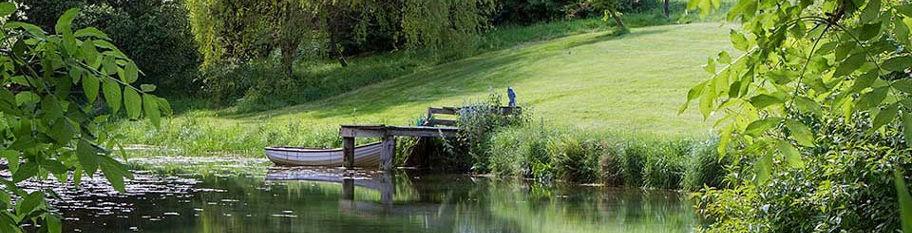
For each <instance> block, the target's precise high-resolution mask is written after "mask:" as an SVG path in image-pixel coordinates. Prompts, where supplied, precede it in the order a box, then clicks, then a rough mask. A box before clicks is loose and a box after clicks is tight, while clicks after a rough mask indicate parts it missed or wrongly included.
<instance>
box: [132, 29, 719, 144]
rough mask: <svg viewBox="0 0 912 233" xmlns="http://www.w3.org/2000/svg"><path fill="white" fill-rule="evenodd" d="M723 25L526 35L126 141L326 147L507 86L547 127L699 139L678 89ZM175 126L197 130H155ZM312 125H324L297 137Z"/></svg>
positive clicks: (143, 129)
mask: <svg viewBox="0 0 912 233" xmlns="http://www.w3.org/2000/svg"><path fill="white" fill-rule="evenodd" d="M728 27H729V26H728V25H724V24H720V23H695V24H682V25H665V26H653V27H643V28H634V29H633V30H632V32H631V33H629V34H626V35H622V36H614V35H611V34H609V33H610V32H591V33H583V34H577V35H572V36H567V37H562V38H557V39H552V40H546V41H540V42H535V43H527V44H523V45H520V46H516V47H512V48H509V49H504V50H499V51H494V52H489V53H484V54H481V55H479V56H474V57H470V58H467V59H464V60H460V61H457V62H451V63H447V64H442V65H438V66H434V67H431V68H428V69H424V70H421V71H418V72H415V73H413V74H410V75H405V76H402V77H400V78H395V79H391V80H388V81H383V82H380V83H377V84H373V85H368V86H365V87H361V88H359V89H356V90H355V91H351V92H348V93H345V94H342V95H339V96H334V97H331V98H326V99H323V100H318V101H314V102H311V103H307V104H303V105H297V106H291V107H286V108H281V109H275V110H271V111H266V112H257V113H248V114H220V112H218V111H213V110H191V111H187V112H184V113H182V114H179V115H178V116H176V117H174V118H173V119H172V120H171V121H170V122H169V123H167V124H165V126H164V127H163V128H162V129H161V130H153V129H149V127H148V126H140V125H133V126H134V127H128V128H131V129H132V130H131V132H128V134H129V135H131V136H130V137H128V138H129V140H128V141H129V142H130V143H141V144H163V143H168V141H169V140H178V141H176V142H180V143H186V142H187V140H191V141H198V142H197V143H199V145H196V146H194V147H196V148H199V149H201V150H204V151H211V150H213V149H219V148H222V149H228V150H244V151H248V150H253V149H258V148H260V146H262V145H265V144H281V143H290V144H295V145H302V144H303V145H308V146H321V145H322V146H331V145H327V144H326V143H324V140H321V139H320V138H330V137H332V136H334V135H333V133H334V130H336V129H335V127H337V126H338V125H339V124H349V123H360V124H367V123H385V124H399V125H403V124H414V122H415V119H416V118H417V117H419V116H420V115H421V114H422V113H423V112H424V111H425V109H426V108H427V107H429V106H455V105H460V104H465V103H469V102H475V101H480V100H484V99H486V98H488V96H490V95H491V93H505V90H506V88H507V87H509V86H512V87H513V88H514V89H515V90H516V91H517V93H518V96H519V97H518V101H519V104H520V105H522V106H525V107H530V108H531V109H532V111H533V112H534V117H535V118H536V119H542V120H544V121H545V123H547V124H549V125H554V126H562V127H578V128H584V129H588V130H595V131H623V132H636V133H643V134H652V135H658V136H671V137H679V136H685V137H692V136H696V137H702V136H705V135H707V134H708V133H709V132H710V129H711V126H710V125H709V123H708V122H704V121H703V120H702V117H701V116H700V115H699V114H698V113H697V112H696V111H688V112H686V113H684V114H681V115H678V114H677V109H678V108H679V107H680V105H681V104H682V103H683V101H684V96H685V94H686V91H687V90H688V89H689V88H690V87H691V86H693V85H694V84H696V83H697V82H699V80H701V79H703V78H705V77H706V74H705V72H704V71H703V70H702V68H701V65H702V64H704V63H705V61H706V58H707V57H708V56H710V55H712V54H714V53H716V52H718V51H720V50H722V49H726V48H727V47H728V43H727V40H728V37H727V32H728ZM336 78H344V77H336ZM189 122H192V123H189ZM267 122H268V123H267ZM181 127H183V128H190V129H181ZM150 131H153V132H150ZM182 131H197V132H203V133H196V134H190V135H191V136H192V135H197V134H200V135H201V136H199V137H191V136H186V137H183V138H182V137H181V135H176V136H178V137H165V136H163V135H169V134H180V133H181V132H182ZM273 131H274V132H273ZM314 131H319V132H322V133H320V135H319V136H313V135H311V136H304V134H314ZM202 134H205V135H202ZM238 135H240V136H238ZM188 137H190V138H188ZM302 137H303V138H302ZM313 144H316V145H313ZM248 147H253V148H248Z"/></svg>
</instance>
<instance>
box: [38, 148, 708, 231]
mask: <svg viewBox="0 0 912 233" xmlns="http://www.w3.org/2000/svg"><path fill="white" fill-rule="evenodd" d="M134 162H136V161H134ZM146 162H148V161H146ZM134 164H136V165H135V166H134V169H137V170H149V172H140V175H138V176H137V179H135V180H133V181H131V182H130V183H129V184H128V190H134V192H128V193H127V194H113V193H110V192H108V191H107V190H105V191H98V189H94V188H89V187H94V186H93V183H97V182H101V181H100V180H90V181H89V185H87V186H84V187H83V188H80V189H76V188H63V190H64V191H65V190H70V191H69V192H74V193H78V195H70V196H69V198H65V199H62V200H59V201H56V202H54V204H53V205H54V206H56V207H57V208H59V210H60V211H61V212H62V213H63V215H64V216H65V217H66V222H65V228H66V229H67V231H82V232H132V231H141V232H687V231H690V229H691V226H692V225H693V224H694V222H693V216H692V210H691V209H690V207H689V205H688V204H687V203H686V201H685V200H683V199H682V197H681V195H680V194H678V193H674V192H665V191H642V190H629V189H607V188H600V187H584V186H577V185H558V186H542V185H537V184H534V183H531V184H530V183H525V182H518V181H494V180H491V179H487V178H480V177H472V176H464V175H431V174H420V173H415V172H397V173H392V174H391V173H382V172H376V171H357V172H353V173H350V172H345V171H343V170H337V169H286V168H281V169H274V168H273V169H271V168H269V167H268V163H266V162H262V161H252V162H248V163H246V164H247V165H244V166H239V165H238V164H239V163H238V162H236V161H235V162H232V161H212V162H199V163H197V162H189V163H180V164H179V165H167V164H165V165H163V162H161V161H155V162H152V163H147V164H143V161H139V162H138V163H134ZM139 187H142V188H139ZM99 189H100V188H99ZM102 190H103V189H102ZM91 193H95V194H91ZM100 193H103V194H100ZM88 207H93V208H88ZM96 207H101V209H99V208H96ZM108 207H110V208H108ZM105 208H107V209H105ZM106 211H107V212H106ZM112 212H113V214H111V213H112ZM105 213H108V214H105Z"/></svg>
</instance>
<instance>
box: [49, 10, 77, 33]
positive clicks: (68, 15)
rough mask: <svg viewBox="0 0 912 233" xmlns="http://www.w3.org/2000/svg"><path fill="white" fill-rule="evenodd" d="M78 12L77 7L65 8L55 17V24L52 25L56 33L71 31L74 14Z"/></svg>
mask: <svg viewBox="0 0 912 233" xmlns="http://www.w3.org/2000/svg"><path fill="white" fill-rule="evenodd" d="M77 14H79V8H72V9H69V10H67V11H66V12H64V13H63V15H61V16H60V18H59V19H57V25H55V26H54V30H56V31H57V33H58V34H66V33H68V32H71V31H72V26H73V19H75V18H76V15H77Z"/></svg>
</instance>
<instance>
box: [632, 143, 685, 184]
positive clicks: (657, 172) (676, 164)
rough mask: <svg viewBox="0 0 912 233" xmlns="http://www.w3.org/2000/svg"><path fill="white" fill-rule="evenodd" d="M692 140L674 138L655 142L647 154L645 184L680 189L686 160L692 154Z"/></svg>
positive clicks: (644, 169)
mask: <svg viewBox="0 0 912 233" xmlns="http://www.w3.org/2000/svg"><path fill="white" fill-rule="evenodd" d="M691 144H692V143H691V142H689V141H683V140H673V141H668V142H662V143H655V144H654V146H653V147H651V150H650V151H651V152H652V153H650V154H649V155H648V156H646V164H645V166H644V167H643V183H644V184H643V185H644V186H646V187H654V188H664V189H679V188H681V181H682V180H683V177H684V171H685V167H684V161H686V159H687V157H688V156H689V155H690V149H691V148H692V146H691Z"/></svg>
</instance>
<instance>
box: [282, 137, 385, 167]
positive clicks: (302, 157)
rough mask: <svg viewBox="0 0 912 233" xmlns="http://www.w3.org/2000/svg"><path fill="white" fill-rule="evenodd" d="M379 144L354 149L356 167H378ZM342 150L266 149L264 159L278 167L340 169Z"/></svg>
mask: <svg viewBox="0 0 912 233" xmlns="http://www.w3.org/2000/svg"><path fill="white" fill-rule="evenodd" d="M380 151H381V145H380V143H379V142H377V143H372V144H367V145H362V146H357V147H355V166H356V167H377V166H380ZM342 155H343V153H342V149H338V148H337V149H309V148H295V147H266V157H267V158H269V160H270V161H272V162H273V163H275V164H276V165H280V166H323V167H341V166H342Z"/></svg>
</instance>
